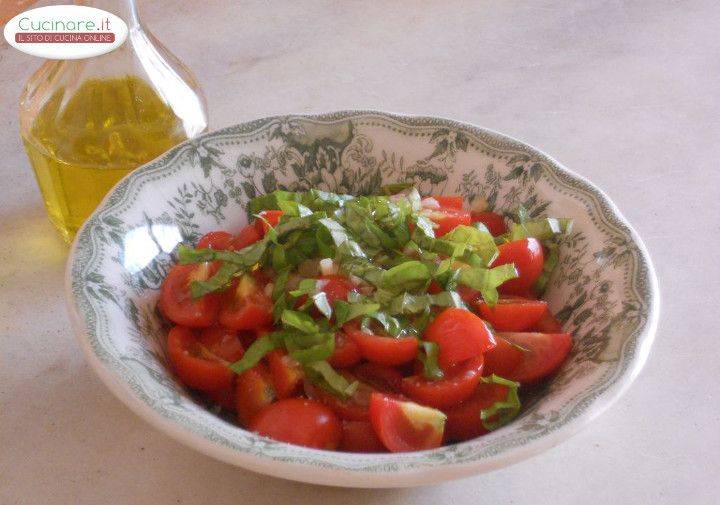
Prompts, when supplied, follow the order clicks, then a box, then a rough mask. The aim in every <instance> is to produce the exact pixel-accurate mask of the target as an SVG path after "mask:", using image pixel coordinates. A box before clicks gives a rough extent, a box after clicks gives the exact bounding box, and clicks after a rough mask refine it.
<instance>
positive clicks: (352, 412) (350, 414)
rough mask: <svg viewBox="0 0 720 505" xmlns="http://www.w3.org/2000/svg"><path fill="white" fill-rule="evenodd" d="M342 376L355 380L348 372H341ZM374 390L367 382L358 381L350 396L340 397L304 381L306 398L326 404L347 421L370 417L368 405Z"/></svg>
mask: <svg viewBox="0 0 720 505" xmlns="http://www.w3.org/2000/svg"><path fill="white" fill-rule="evenodd" d="M343 376H344V377H345V378H346V379H348V380H349V381H350V382H352V381H354V380H356V379H355V377H354V376H353V375H351V374H348V373H343ZM374 391H375V390H374V389H373V388H372V387H370V386H369V385H368V384H365V383H364V382H360V381H359V383H358V388H357V390H355V393H354V394H353V395H352V396H351V397H350V398H340V397H339V396H336V395H334V394H332V393H330V392H329V391H325V390H324V389H323V388H321V387H318V386H314V385H313V384H311V383H310V382H308V381H305V394H306V395H307V397H308V398H312V399H313V400H317V401H319V402H320V403H323V404H325V405H327V406H328V407H329V408H330V409H332V411H333V412H335V413H336V414H337V415H338V416H340V417H341V418H342V419H347V420H348V421H367V420H368V419H369V418H370V414H369V413H368V406H369V405H370V395H371V394H372V393H373V392H374Z"/></svg>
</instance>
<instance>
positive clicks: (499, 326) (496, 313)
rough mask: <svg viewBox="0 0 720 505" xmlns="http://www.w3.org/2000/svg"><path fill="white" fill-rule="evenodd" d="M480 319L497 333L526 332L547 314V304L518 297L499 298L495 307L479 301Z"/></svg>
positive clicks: (477, 305)
mask: <svg viewBox="0 0 720 505" xmlns="http://www.w3.org/2000/svg"><path fill="white" fill-rule="evenodd" d="M476 307H477V309H478V312H479V313H480V317H482V318H483V319H485V320H486V321H487V322H488V323H490V324H491V325H492V327H493V328H494V329H495V330H497V331H527V330H529V329H530V328H532V327H533V326H534V325H535V324H537V322H538V321H539V320H540V319H541V318H542V317H543V316H544V315H545V313H546V312H547V310H548V309H547V303H546V302H544V301H542V300H528V299H524V298H520V297H512V298H500V299H499V300H498V302H497V304H495V306H493V307H490V306H489V305H488V304H487V303H485V302H483V301H481V300H480V301H479V303H477V304H476Z"/></svg>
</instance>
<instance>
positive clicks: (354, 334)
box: [343, 324, 418, 366]
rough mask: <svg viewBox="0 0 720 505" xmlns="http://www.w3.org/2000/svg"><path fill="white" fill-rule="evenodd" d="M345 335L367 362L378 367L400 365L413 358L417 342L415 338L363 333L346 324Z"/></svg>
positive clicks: (354, 326)
mask: <svg viewBox="0 0 720 505" xmlns="http://www.w3.org/2000/svg"><path fill="white" fill-rule="evenodd" d="M343 330H344V331H345V333H347V334H348V336H350V338H352V339H353V340H354V341H355V343H356V344H357V345H358V347H359V348H360V353H361V354H362V355H363V357H364V358H365V359H367V360H368V361H372V362H373V363H378V364H380V365H390V366H395V365H401V364H402V363H407V362H408V361H412V360H413V359H414V358H415V355H416V354H417V350H418V340H417V339H416V338H415V337H397V338H393V337H391V336H389V335H376V334H371V333H365V332H364V331H362V330H361V329H360V327H359V326H357V325H352V324H346V325H345V327H344V328H343Z"/></svg>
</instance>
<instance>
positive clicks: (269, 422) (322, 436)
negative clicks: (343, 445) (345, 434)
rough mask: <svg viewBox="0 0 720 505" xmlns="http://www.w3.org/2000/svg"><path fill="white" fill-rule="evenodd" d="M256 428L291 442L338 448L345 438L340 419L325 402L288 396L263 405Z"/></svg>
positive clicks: (263, 433)
mask: <svg viewBox="0 0 720 505" xmlns="http://www.w3.org/2000/svg"><path fill="white" fill-rule="evenodd" d="M250 427H251V429H252V431H255V432H257V433H258V434H260V435H263V436H265V437H269V438H272V439H275V440H279V441H281V442H287V443H289V444H296V445H302V446H305V447H313V448H315V449H326V450H330V451H332V450H334V449H336V448H337V446H338V445H339V444H340V439H341V438H342V425H341V424H340V419H338V417H337V416H336V415H335V414H334V413H333V411H332V410H330V409H329V408H327V407H326V406H325V405H323V404H322V403H319V402H316V401H313V400H307V399H305V398H286V399H284V400H280V401H277V402H275V403H273V404H271V405H268V406H267V407H265V408H264V409H262V410H261V411H260V412H259V413H258V414H257V416H255V419H254V420H253V422H252V424H251V426H250Z"/></svg>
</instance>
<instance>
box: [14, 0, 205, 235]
mask: <svg viewBox="0 0 720 505" xmlns="http://www.w3.org/2000/svg"><path fill="white" fill-rule="evenodd" d="M85 5H89V6H92V7H98V8H101V9H104V10H107V11H109V12H112V13H114V14H116V15H118V16H120V17H121V18H122V19H123V20H125V22H126V23H127V24H128V28H129V34H128V39H127V41H126V42H125V43H124V44H123V45H122V46H121V47H120V48H118V49H117V50H115V51H113V52H111V53H108V54H105V55H102V56H97V57H94V58H89V59H86V60H68V61H48V62H46V63H45V64H44V65H43V66H42V67H41V68H40V69H39V70H38V71H37V72H36V73H35V75H33V77H31V78H30V80H29V81H28V83H27V85H26V88H25V91H24V92H23V96H22V97H21V100H20V124H21V134H22V137H23V142H24V144H25V149H26V150H27V153H28V157H29V158H30V163H31V164H32V167H33V169H34V170H35V175H36V177H37V180H38V184H39V186H40V189H41V191H42V194H43V198H44V200H45V205H46V206H47V210H48V213H49V215H50V219H51V220H52V222H53V223H54V224H55V226H56V227H57V228H58V229H59V230H60V231H61V233H62V234H63V236H64V237H65V238H66V239H67V240H70V239H71V238H72V237H73V236H74V235H75V232H77V230H78V228H79V227H80V226H81V225H82V223H83V221H84V220H85V219H86V218H87V217H88V216H89V215H90V214H91V213H92V211H93V210H94V209H95V207H97V205H98V203H100V201H101V200H102V198H103V197H104V196H105V194H106V193H107V192H108V190H109V189H110V188H112V187H113V186H114V185H115V184H116V183H117V181H118V180H119V179H120V178H122V177H123V176H124V175H126V174H127V173H128V172H130V171H132V170H133V169H135V168H137V167H138V166H140V165H142V164H143V163H146V162H148V161H150V160H152V159H154V158H156V157H157V156H159V155H160V154H162V153H163V152H165V151H167V150H168V149H169V148H171V147H172V146H174V145H176V144H178V143H179V142H181V141H183V140H185V139H186V138H189V137H193V136H195V135H197V134H199V133H201V132H202V131H204V130H205V129H206V128H207V113H206V106H205V100H204V98H203V96H202V94H201V92H200V91H199V88H198V86H197V84H196V83H195V80H194V78H193V77H192V75H191V74H190V72H189V71H188V70H187V69H186V68H185V67H184V66H183V65H182V64H181V63H180V62H179V61H178V60H177V59H176V58H175V57H174V56H173V55H172V54H170V52H169V51H168V50H167V49H165V48H164V47H163V46H162V44H160V42H159V41H158V40H157V39H155V38H154V36H153V35H152V34H151V33H149V32H148V31H147V30H146V29H145V28H144V27H143V26H142V25H141V24H140V22H139V20H138V17H137V12H136V9H135V5H134V1H133V0H106V1H94V2H85Z"/></svg>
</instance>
